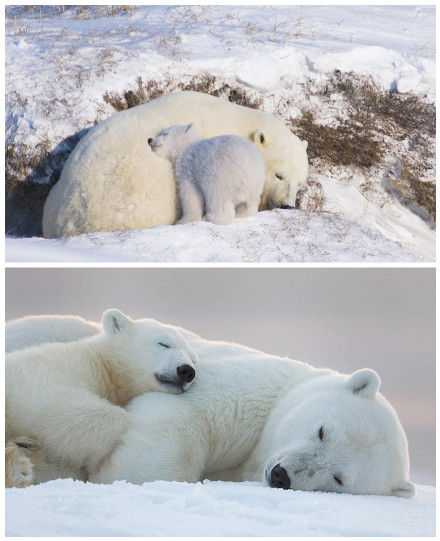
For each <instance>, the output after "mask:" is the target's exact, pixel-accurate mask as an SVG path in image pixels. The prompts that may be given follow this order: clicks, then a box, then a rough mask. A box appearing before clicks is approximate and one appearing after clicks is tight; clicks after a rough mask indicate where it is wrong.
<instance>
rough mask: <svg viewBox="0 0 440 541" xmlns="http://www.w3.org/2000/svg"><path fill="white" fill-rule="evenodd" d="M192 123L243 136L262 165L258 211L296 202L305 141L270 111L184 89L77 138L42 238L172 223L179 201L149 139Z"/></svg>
mask: <svg viewBox="0 0 440 541" xmlns="http://www.w3.org/2000/svg"><path fill="white" fill-rule="evenodd" d="M192 122H193V123H194V124H195V125H196V127H197V130H198V131H199V132H200V133H201V135H202V136H203V137H214V136H216V135H225V134H233V135H240V136H242V137H244V138H246V139H248V140H250V141H252V142H253V143H254V144H255V145H256V146H257V148H259V149H260V151H261V153H262V156H263V159H264V162H265V167H266V180H265V186H264V191H263V194H262V198H261V205H260V210H270V209H272V208H275V207H281V206H284V205H289V206H294V205H295V198H296V193H297V190H298V188H299V187H300V185H301V184H302V183H303V182H304V181H305V180H306V177H307V171H308V163H307V154H306V145H305V144H304V143H303V142H301V141H300V140H299V139H298V137H296V136H295V135H293V134H292V133H291V131H290V130H289V129H288V128H287V127H286V126H284V125H283V124H282V123H281V122H280V121H279V120H277V119H275V118H274V117H273V116H272V115H269V114H267V113H264V112H262V111H256V110H254V109H249V108H246V107H242V106H239V105H235V104H232V103H229V102H228V101H226V100H223V99H220V98H216V97H213V96H209V95H207V94H203V93H199V92H186V91H183V92H177V93H172V94H168V95H166V96H163V97H161V98H158V99H156V100H153V101H151V102H149V103H146V104H144V105H140V106H138V107H134V108H132V109H128V110H126V111H123V112H120V113H117V114H115V115H113V116H112V117H110V118H108V119H106V120H105V121H103V122H101V123H100V124H98V125H97V126H95V127H94V128H93V129H91V130H90V131H89V133H87V135H85V136H84V137H83V138H82V139H81V141H80V142H79V143H78V144H77V146H76V147H75V148H74V150H73V151H72V153H71V154H70V156H69V158H68V160H67V161H66V163H65V165H64V168H63V171H62V173H61V176H60V179H59V181H58V182H57V183H56V184H55V185H54V187H53V188H52V190H51V191H50V193H49V196H48V198H47V201H46V204H45V206H44V212H43V235H44V236H45V237H47V238H58V237H68V236H71V235H79V234H82V233H89V232H93V231H114V230H126V229H144V228H148V227H152V226H156V225H168V224H174V223H175V222H176V220H177V219H179V218H180V216H181V205H180V201H179V199H178V196H177V189H176V182H175V178H174V175H173V169H172V165H171V164H170V163H169V162H167V161H166V160H163V159H160V158H158V157H157V156H156V155H155V154H154V153H153V152H151V150H150V148H149V147H148V144H147V141H148V139H149V138H150V137H154V136H156V135H157V134H158V133H159V132H161V131H162V130H164V129H165V128H167V127H168V126H171V125H173V124H190V123H192Z"/></svg>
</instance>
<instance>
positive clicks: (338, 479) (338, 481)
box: [333, 475, 344, 487]
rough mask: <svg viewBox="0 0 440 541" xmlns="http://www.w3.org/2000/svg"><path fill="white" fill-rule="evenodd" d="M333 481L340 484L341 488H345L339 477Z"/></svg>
mask: <svg viewBox="0 0 440 541" xmlns="http://www.w3.org/2000/svg"><path fill="white" fill-rule="evenodd" d="M333 479H334V480H335V481H336V482H337V483H338V485H339V486H341V487H343V486H344V483H343V482H342V481H341V479H340V478H339V477H337V476H336V475H334V476H333Z"/></svg>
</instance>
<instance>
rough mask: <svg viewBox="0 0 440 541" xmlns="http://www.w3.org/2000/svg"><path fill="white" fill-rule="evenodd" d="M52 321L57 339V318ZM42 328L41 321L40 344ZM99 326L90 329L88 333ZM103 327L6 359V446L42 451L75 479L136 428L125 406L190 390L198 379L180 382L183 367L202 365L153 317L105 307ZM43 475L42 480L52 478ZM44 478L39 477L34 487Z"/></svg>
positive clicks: (51, 328)
mask: <svg viewBox="0 0 440 541" xmlns="http://www.w3.org/2000/svg"><path fill="white" fill-rule="evenodd" d="M34 321H35V319H34V318H32V320H27V321H26V320H24V319H23V320H21V325H22V326H23V327H26V326H28V327H29V328H31V327H32V324H33V322H34ZM72 321H75V322H76V321H77V318H73V319H72ZM46 322H47V323H48V325H47V327H46V328H47V329H48V335H47V336H48V339H50V340H52V339H53V338H54V335H56V334H57V333H56V331H55V329H56V324H55V318H54V317H49V318H47V320H46ZM65 324H66V320H65V319H64V318H62V319H61V320H60V327H59V329H60V336H58V337H57V338H58V339H60V338H61V336H62V337H65V336H66V334H65ZM18 326H19V323H16V324H15V328H17V327H18ZM43 327H44V325H43V324H42V322H40V324H39V333H38V337H37V342H38V343H39V342H40V341H41V332H42V328H43ZM96 327H97V326H96V325H95V324H92V325H90V329H89V330H85V334H90V333H93V332H95V331H96ZM102 328H103V331H101V332H99V333H98V334H95V335H94V336H90V337H87V338H84V339H81V340H78V341H70V342H67V343H46V344H43V345H38V346H35V347H30V348H26V349H19V350H17V351H14V352H11V353H8V354H7V355H6V384H5V386H6V443H7V446H8V445H9V446H11V445H14V444H15V445H16V446H17V445H18V446H19V447H20V448H21V449H27V451H23V453H24V454H25V455H26V454H27V455H28V456H35V455H32V453H31V451H33V450H40V451H41V456H39V458H38V460H39V461H44V462H46V463H55V464H57V463H58V464H60V465H61V466H60V467H66V468H67V469H68V470H70V471H73V472H76V473H75V477H77V478H81V477H82V473H81V472H87V473H89V472H91V471H93V469H94V468H96V467H97V466H98V465H99V463H100V462H101V461H102V460H103V459H104V458H105V457H106V456H107V455H108V454H109V453H111V452H112V451H113V449H114V447H115V445H117V444H118V442H119V441H120V440H121V437H122V436H123V434H124V433H125V432H126V431H127V429H128V428H129V427H130V425H131V421H130V416H129V415H128V414H127V412H126V411H125V409H124V408H123V407H121V406H125V405H126V404H127V403H128V402H129V401H130V400H131V399H132V398H133V397H135V396H137V395H139V394H141V393H144V392H146V391H164V392H171V393H181V392H183V391H185V390H186V389H188V388H189V387H190V385H191V383H192V382H188V381H182V379H181V378H180V377H179V375H178V373H177V369H178V368H179V367H182V366H185V365H189V366H191V367H194V365H195V364H196V363H197V356H196V354H195V353H194V352H193V350H192V349H191V347H190V346H189V345H188V343H187V342H186V341H185V339H184V338H183V337H182V336H181V334H180V333H179V332H178V331H176V330H175V329H174V328H171V327H168V326H166V325H162V324H160V323H158V322H156V321H154V320H148V319H145V320H138V321H133V320H131V319H130V318H128V317H127V316H125V315H124V314H122V313H121V312H119V311H118V310H107V311H106V312H104V314H103V318H102ZM6 334H7V335H8V330H6ZM16 347H17V344H16ZM10 456H14V453H11V454H10ZM46 469H50V468H46ZM43 470H44V468H43V469H42V471H41V472H40V473H41V477H42V478H43V479H44V478H45V476H46V477H47V475H48V473H47V471H43ZM40 480H41V478H40V479H39V478H38V476H37V478H36V479H34V482H39V481H40Z"/></svg>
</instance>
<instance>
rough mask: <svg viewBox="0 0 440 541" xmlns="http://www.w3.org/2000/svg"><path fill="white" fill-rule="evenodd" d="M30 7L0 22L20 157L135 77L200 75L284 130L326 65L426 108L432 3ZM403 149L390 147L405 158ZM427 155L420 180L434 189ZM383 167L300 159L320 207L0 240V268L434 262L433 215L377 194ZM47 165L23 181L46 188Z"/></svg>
mask: <svg viewBox="0 0 440 541" xmlns="http://www.w3.org/2000/svg"><path fill="white" fill-rule="evenodd" d="M38 9H39V8H38ZM38 9H37V11H36V12H30V11H27V12H25V13H23V11H21V10H20V9H18V8H11V7H9V8H8V16H7V18H6V139H7V143H8V144H12V145H16V147H17V148H21V152H22V153H23V154H26V153H32V152H34V151H35V150H38V149H39V148H48V149H49V150H53V149H54V148H55V147H56V146H57V145H58V144H59V143H61V142H62V141H63V139H64V138H66V137H69V136H72V135H74V134H75V133H77V132H78V131H80V130H82V129H84V128H87V127H90V126H92V125H93V123H95V122H98V121H100V120H102V119H104V118H106V117H107V116H109V115H110V114H113V113H114V109H113V108H112V107H111V106H110V105H109V104H108V103H106V102H105V100H104V99H103V96H104V94H105V93H106V92H107V93H119V94H121V95H122V94H123V93H124V91H126V90H129V89H133V90H136V88H137V84H138V83H137V81H138V78H139V77H141V78H142V81H143V82H144V83H146V82H148V81H155V82H156V83H157V84H158V85H159V86H161V85H162V87H165V86H167V88H168V89H169V90H173V89H176V88H177V85H178V84H179V83H181V82H185V81H188V82H189V81H191V80H194V78H197V77H200V76H202V75H203V74H206V73H209V74H210V75H212V76H214V77H216V78H217V81H218V84H220V85H221V84H229V85H239V86H240V88H242V89H245V90H246V91H247V92H248V94H249V95H251V96H254V97H255V98H256V99H258V100H261V104H262V105H261V108H262V109H264V110H266V111H268V112H270V113H273V114H274V115H275V116H277V117H279V118H280V119H281V120H283V121H284V122H286V123H288V122H289V121H290V120H291V119H296V118H298V117H299V116H300V115H301V114H302V113H301V111H303V110H304V109H307V108H309V107H310V106H311V102H312V101H313V99H314V96H312V97H311V96H310V94H307V92H306V88H309V87H310V86H315V87H316V86H319V84H321V83H322V82H323V81H325V80H326V77H327V76H328V74H329V73H331V72H333V71H334V70H340V71H341V72H351V71H352V72H354V73H356V74H359V75H362V76H365V75H371V76H372V77H374V80H375V81H376V82H377V83H378V84H379V85H380V86H381V87H382V88H384V89H386V90H393V91H398V92H401V93H406V92H415V93H417V94H418V95H421V94H423V95H426V100H427V101H429V102H431V103H432V102H433V101H434V100H435V7H434V6H425V7H423V6H379V5H376V6H307V7H300V6H139V7H138V8H136V9H130V10H128V11H121V12H118V13H116V14H113V15H111V16H110V15H108V14H107V13H105V10H107V9H108V8H105V7H101V8H100V11H99V12H98V13H96V12H95V13H93V12H92V11H89V10H84V11H83V12H78V10H77V11H75V10H67V11H64V10H61V11H60V10H59V9H57V8H56V7H54V6H52V7H50V6H49V7H46V8H45V9H43V10H41V11H39V10H38ZM315 97H316V96H315ZM343 108H344V105H343V104H342V105H339V106H338V103H337V100H336V101H335V102H334V103H332V108H330V109H329V108H321V107H318V109H319V110H320V109H322V110H320V113H321V117H320V118H319V119H318V120H319V121H320V122H321V123H322V124H324V125H330V124H331V123H332V121H333V115H334V112H335V111H338V113H341V112H343ZM410 143H411V142H410V141H409V140H408V141H403V143H402V144H406V145H409V146H408V155H409V154H411V149H410V146H411V144H412V143H411V144H410ZM416 158H417V156H416ZM424 160H425V158H423V157H422V156H420V161H424ZM430 160H431V161H433V159H432V158H430V159H428V161H429V167H428V169H427V170H426V171H425V173H424V174H425V177H426V178H424V179H423V180H427V181H430V182H435V164H434V163H431V161H430ZM383 167H384V168H383V169H382V170H377V171H374V170H369V171H368V172H365V171H362V170H360V169H356V168H353V167H348V168H331V167H327V166H326V165H325V164H324V166H323V165H322V164H320V167H317V166H316V164H313V165H312V168H311V173H310V177H309V180H310V181H313V182H315V183H318V184H319V185H320V186H321V187H322V195H323V199H322V201H324V203H323V208H320V209H316V208H315V209H313V206H312V210H310V209H309V210H307V208H303V207H301V208H302V209H303V210H302V211H290V212H280V211H272V212H270V213H267V212H266V213H264V214H262V215H259V216H258V217H256V218H253V219H246V220H237V221H236V222H235V223H234V224H233V225H232V226H230V227H218V226H217V227H216V226H213V225H212V224H205V223H197V224H192V225H188V226H167V227H159V228H154V229H151V230H149V231H133V232H129V233H119V232H117V233H106V234H90V235H83V236H81V237H77V238H75V239H69V240H68V241H64V240H62V241H45V240H42V239H41V238H32V239H28V240H24V239H12V238H10V237H9V238H8V239H7V243H6V261H8V262H17V261H21V262H24V261H37V262H43V261H63V262H69V261H70V262H75V261H82V262H83V261H146V262H148V261H162V262H165V261H177V262H183V261H185V262H195V261H209V262H221V261H224V262H233V261H235V262H255V263H258V262H279V261H285V262H289V261H316V262H320V261H325V262H332V261H335V262H352V261H373V262H377V261H382V262H388V261H398V262H409V261H416V262H417V261H428V262H431V261H434V260H435V226H434V222H433V221H432V218H429V217H427V216H426V215H425V214H424V213H423V212H420V209H419V208H414V206H408V204H405V202H404V201H402V197H400V199H398V198H396V197H395V196H394V195H391V194H390V193H389V189H388V188H387V178H386V177H387V175H389V174H391V173H392V174H395V173H396V171H399V170H400V169H401V163H400V161H399V159H397V158H396V157H395V155H394V150H393V151H390V152H389V153H388V155H387V156H386V159H385V161H384V166H383ZM399 168H400V169H399ZM49 169H50V168H49ZM49 169H48V170H44V171H43V172H41V171H40V173H39V176H38V175H37V178H36V179H35V180H38V181H39V182H45V181H47V180H48V178H49V177H50V175H51V173H52V171H50V170H49ZM399 201H402V202H399ZM420 215H421V216H422V217H420Z"/></svg>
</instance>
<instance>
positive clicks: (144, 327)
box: [102, 309, 198, 393]
mask: <svg viewBox="0 0 440 541" xmlns="http://www.w3.org/2000/svg"><path fill="white" fill-rule="evenodd" d="M102 326H103V329H104V334H105V335H106V337H107V341H108V348H109V350H111V352H112V355H113V356H115V357H117V362H118V363H119V364H121V365H122V364H124V363H125V365H126V366H127V372H128V371H130V373H131V374H134V375H135V377H134V379H135V381H136V382H137V384H138V385H139V387H140V388H142V389H143V390H142V391H141V392H146V391H163V392H168V393H182V392H184V391H186V390H188V389H189V388H190V386H191V384H192V382H193V380H194V378H195V375H196V370H195V366H196V364H197V362H198V357H197V355H196V354H195V352H194V351H193V350H192V349H191V347H190V346H189V345H188V343H187V342H186V341H185V339H184V338H183V337H182V335H181V334H180V333H179V332H178V331H177V330H176V329H174V328H172V327H168V326H167V325H163V324H162V323H159V322H158V321H154V320H153V319H140V320H132V319H130V318H129V317H128V316H126V315H124V314H123V313H122V312H120V311H119V310H115V309H111V310H107V311H106V312H104V314H103V316H102Z"/></svg>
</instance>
